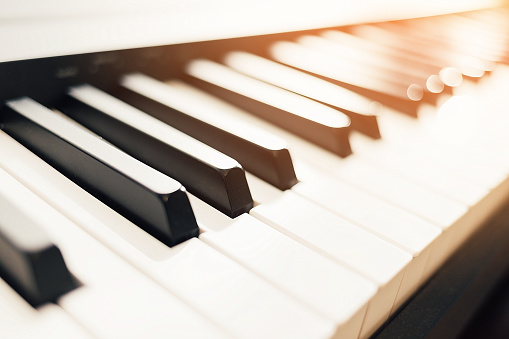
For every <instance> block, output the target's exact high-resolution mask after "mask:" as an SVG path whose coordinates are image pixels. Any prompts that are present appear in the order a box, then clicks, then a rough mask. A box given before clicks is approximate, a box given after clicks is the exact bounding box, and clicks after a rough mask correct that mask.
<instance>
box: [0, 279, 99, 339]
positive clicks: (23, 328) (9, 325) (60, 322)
mask: <svg viewBox="0 0 509 339" xmlns="http://www.w3.org/2000/svg"><path fill="white" fill-rule="evenodd" d="M0 337H2V338H48V339H49V338H52V339H53V338H54V339H57V338H61V339H67V338H77V339H78V338H79V339H81V338H83V339H85V338H93V337H92V335H91V334H90V333H89V332H87V331H86V330H85V329H84V328H83V327H81V326H80V325H78V323H76V322H75V321H74V320H73V319H72V318H70V317H69V316H68V315H67V314H66V313H65V312H64V311H63V310H62V309H61V308H60V307H58V306H56V305H54V304H45V305H43V306H41V307H39V308H37V309H35V308H33V307H32V306H30V305H29V304H28V303H27V302H26V301H25V300H24V299H23V298H22V297H21V296H20V295H19V294H17V293H16V292H15V291H14V290H13V289H12V288H11V287H10V286H9V285H8V284H7V283H6V282H5V281H4V280H2V279H0Z"/></svg>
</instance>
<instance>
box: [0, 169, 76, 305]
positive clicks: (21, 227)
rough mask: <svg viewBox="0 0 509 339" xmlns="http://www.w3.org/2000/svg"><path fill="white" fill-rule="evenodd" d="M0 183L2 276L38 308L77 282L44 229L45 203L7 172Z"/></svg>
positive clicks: (0, 268)
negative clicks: (43, 206)
mask: <svg viewBox="0 0 509 339" xmlns="http://www.w3.org/2000/svg"><path fill="white" fill-rule="evenodd" d="M0 180H1V182H2V185H1V187H0V215H1V216H0V277H2V279H4V280H5V281H6V282H7V283H9V285H11V286H12V287H13V288H14V289H15V290H16V291H17V292H18V293H19V294H20V295H21V296H22V297H23V298H25V300H27V301H28V302H29V303H30V304H31V305H32V306H34V307H37V306H39V305H42V304H44V303H47V302H52V301H55V300H56V299H57V298H58V297H60V296H61V295H63V294H65V293H67V292H69V291H71V290H72V289H74V288H75V287H77V283H76V281H75V280H74V279H73V278H72V275H71V274H70V272H69V271H68V269H67V266H66V265H65V262H64V259H63V258H62V254H61V253H60V250H59V249H58V247H56V246H55V245H54V244H53V242H52V241H51V240H50V238H49V237H48V235H47V234H46V232H44V230H43V229H42V228H41V226H40V222H41V219H43V220H44V219H45V215H44V209H41V207H40V205H38V204H37V203H42V201H40V200H38V199H32V198H35V195H34V196H33V197H32V196H30V195H31V194H32V193H31V192H30V191H29V190H28V189H27V188H26V187H24V186H23V185H22V184H21V183H19V182H18V181H16V180H15V179H14V178H13V177H11V176H10V175H9V174H8V173H7V172H5V171H3V170H0ZM45 221H46V222H47V218H46V220H45Z"/></svg>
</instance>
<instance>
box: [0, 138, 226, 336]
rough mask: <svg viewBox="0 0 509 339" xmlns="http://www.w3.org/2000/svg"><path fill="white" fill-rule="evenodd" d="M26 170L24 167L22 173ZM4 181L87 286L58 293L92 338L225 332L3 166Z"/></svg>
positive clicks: (0, 176) (16, 201) (61, 303)
mask: <svg viewBox="0 0 509 339" xmlns="http://www.w3.org/2000/svg"><path fill="white" fill-rule="evenodd" d="M2 135H3V136H5V134H3V133H2ZM7 138H8V137H7ZM2 146H3V147H2V148H3V149H4V148H8V147H9V144H8V143H2ZM18 154H19V153H16V155H18ZM10 156H11V157H12V156H13V155H12V154H11V155H10ZM19 158H21V159H22V158H23V156H22V155H21V156H20V157H19ZM19 158H18V160H21V159H19ZM7 162H9V160H7ZM2 165H3V164H2ZM27 166H30V165H27ZM25 174H26V172H25V173H23V171H22V173H20V176H23V175H25ZM0 179H1V181H2V184H3V185H4V186H5V187H6V188H7V189H8V191H9V192H11V193H12V196H11V198H10V199H11V200H12V201H14V204H15V206H23V205H22V204H25V206H27V209H29V208H30V209H34V210H35V211H37V212H38V213H37V217H38V226H40V227H41V228H42V230H43V231H45V232H46V233H47V234H48V235H49V236H50V238H51V239H52V241H53V242H54V243H55V244H56V245H57V246H58V248H59V249H60V250H61V252H62V253H63V256H64V258H65V260H66V264H67V266H68V267H69V269H70V270H71V271H72V272H73V274H74V275H75V276H76V278H77V279H78V280H79V281H80V282H81V283H82V284H83V285H82V286H80V287H77V288H76V289H74V290H72V291H70V292H68V293H66V294H64V295H62V296H60V297H59V298H58V300H57V303H58V305H59V306H60V307H61V308H62V309H63V310H65V311H66V312H67V313H68V314H69V315H70V316H71V317H72V318H74V319H75V320H76V321H77V322H79V323H80V324H81V325H82V326H83V327H84V328H86V329H87V330H88V331H89V332H90V333H92V334H93V335H94V336H97V337H103V338H113V337H118V338H139V337H142V336H149V337H165V336H169V335H176V336H179V337H188V338H192V337H196V336H207V337H209V336H211V337H217V338H221V337H224V336H225V335H226V334H225V333H223V332H221V331H220V330H219V329H217V328H215V327H214V326H213V325H212V324H210V323H209V322H207V321H206V320H205V319H203V318H202V317H201V316H200V315H199V314H198V313H196V312H195V311H193V310H192V309H191V308H189V307H188V306H186V305H185V304H184V303H182V302H181V301H180V300H178V299H177V298H175V297H174V296H172V295H171V294H170V293H168V292H167V291H165V290H164V289H162V288H161V287H160V286H158V285H157V284H155V283H154V282H152V281H150V279H148V278H147V277H146V276H145V275H143V274H142V273H140V272H139V271H137V270H136V269H134V268H133V267H132V266H130V265H129V264H127V263H126V262H124V261H123V260H122V259H121V258H119V257H118V256H116V255H115V254H114V253H112V252H111V251H110V250H108V249H107V248H106V247H104V246H103V245H102V244H100V243H99V242H97V241H96V240H95V239H93V238H92V237H91V236H90V235H89V234H87V233H86V232H85V231H83V230H82V229H81V228H79V226H77V225H76V224H74V223H73V222H72V221H70V220H69V219H67V218H65V217H64V216H63V215H62V214H60V213H59V212H58V211H57V210H55V209H54V208H52V207H51V206H49V205H48V204H47V203H46V202H44V201H43V200H42V199H41V198H40V197H38V196H37V195H36V194H35V193H34V192H32V191H30V190H29V189H28V188H27V187H25V186H24V185H23V184H22V183H20V182H19V181H17V180H16V179H15V178H14V177H12V176H11V175H10V174H9V173H8V172H6V171H5V170H4V169H0ZM197 324H199V325H198V326H196V325H197ZM71 336H72V335H71ZM72 337H74V336H72Z"/></svg>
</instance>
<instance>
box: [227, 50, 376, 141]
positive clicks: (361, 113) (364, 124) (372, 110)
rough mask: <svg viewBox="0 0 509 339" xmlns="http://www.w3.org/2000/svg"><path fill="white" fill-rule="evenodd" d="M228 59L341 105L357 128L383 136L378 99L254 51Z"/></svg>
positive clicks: (263, 76)
mask: <svg viewBox="0 0 509 339" xmlns="http://www.w3.org/2000/svg"><path fill="white" fill-rule="evenodd" d="M224 62H225V64H226V65H227V66H229V67H231V68H233V69H235V70H236V71H238V72H242V73H244V74H246V75H249V76H251V77H253V78H257V79H259V80H262V81H265V82H268V83H270V84H273V85H275V86H279V87H281V88H284V89H287V90H289V91H292V92H295V93H298V94H300V95H303V96H306V97H309V98H311V99H314V100H317V101H319V102H321V103H324V104H326V105H328V106H330V107H332V108H335V109H338V110H340V111H341V112H343V113H345V114H346V115H348V117H349V118H350V120H351V123H352V128H353V129H356V130H358V131H359V132H361V133H364V134H366V135H369V136H371V137H373V138H380V131H379V130H378V124H377V121H376V119H377V115H378V114H379V112H380V111H381V109H382V108H381V106H380V105H379V104H378V103H377V102H375V101H372V100H370V99H368V98H366V97H363V96H361V95H358V94H357V93H355V92H352V91H349V90H347V89H344V88H342V87H339V86H335V85H333V84H331V83H329V82H327V81H324V80H321V79H318V78H316V77H314V76H311V75H309V74H306V73H304V72H300V71H298V70H295V69H293V68H290V67H287V66H284V65H281V64H278V63H276V62H273V61H270V60H268V59H265V58H262V57H259V56H256V55H254V54H250V53H246V52H240V51H235V52H229V53H227V54H226V56H225V57H224Z"/></svg>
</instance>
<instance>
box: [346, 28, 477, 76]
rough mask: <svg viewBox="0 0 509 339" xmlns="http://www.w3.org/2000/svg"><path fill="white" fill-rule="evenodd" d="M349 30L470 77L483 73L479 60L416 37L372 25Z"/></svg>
mask: <svg viewBox="0 0 509 339" xmlns="http://www.w3.org/2000/svg"><path fill="white" fill-rule="evenodd" d="M351 32H352V33H353V34H355V35H357V36H360V37H362V38H365V39H368V40H374V41H379V43H383V44H385V45H387V46H390V47H391V48H396V49H399V50H402V51H405V52H406V53H410V54H413V55H415V56H418V57H419V58H423V59H427V60H429V61H428V62H433V63H435V64H436V65H440V66H441V67H454V68H457V69H459V70H460V71H461V72H462V74H464V75H465V76H468V77H471V78H479V77H481V76H483V75H484V71H485V69H484V65H483V63H482V62H480V60H477V59H475V58H470V57H468V56H465V55H462V54H459V53H455V52H451V51H445V50H443V49H438V48H436V46H434V45H433V44H427V43H425V42H423V41H421V40H418V39H412V38H411V37H407V36H406V35H405V36H402V35H400V34H395V33H393V32H391V31H388V30H385V29H382V28H379V27H376V26H372V25H360V26H355V27H352V29H351Z"/></svg>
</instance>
